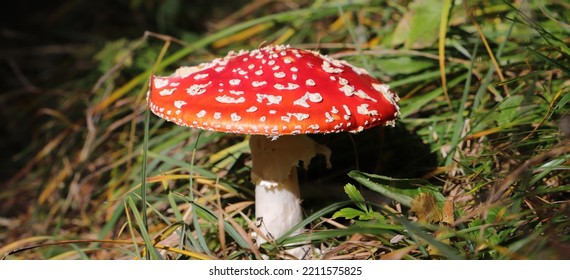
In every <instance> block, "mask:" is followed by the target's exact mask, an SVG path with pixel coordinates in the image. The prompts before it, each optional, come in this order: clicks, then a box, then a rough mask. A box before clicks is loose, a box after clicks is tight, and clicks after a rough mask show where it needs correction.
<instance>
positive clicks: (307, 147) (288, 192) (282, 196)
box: [249, 135, 330, 258]
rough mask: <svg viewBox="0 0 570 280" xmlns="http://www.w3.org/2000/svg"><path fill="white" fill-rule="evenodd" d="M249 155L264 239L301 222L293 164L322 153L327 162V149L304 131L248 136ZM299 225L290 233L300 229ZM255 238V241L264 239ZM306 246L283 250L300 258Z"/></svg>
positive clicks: (295, 165)
mask: <svg viewBox="0 0 570 280" xmlns="http://www.w3.org/2000/svg"><path fill="white" fill-rule="evenodd" d="M249 145H250V149H251V157H252V171H251V178H252V180H253V182H254V183H255V216H256V217H257V219H259V220H261V222H262V223H261V226H260V230H261V232H262V233H264V235H266V236H267V237H268V239H270V240H272V239H277V238H280V237H281V236H282V235H283V234H284V233H285V232H287V231H288V230H290V229H291V228H292V227H293V226H295V225H296V224H298V223H299V222H301V219H302V211H301V196H300V190H299V183H298V180H297V169H296V167H297V165H298V164H299V161H302V162H303V163H304V165H305V166H306V165H308V164H309V162H310V161H311V159H312V158H313V157H315V156H316V155H317V154H322V155H324V156H325V157H326V159H327V167H329V166H330V162H329V157H330V150H329V149H328V148H327V147H325V146H323V145H321V144H318V143H316V142H315V141H313V140H312V139H311V138H309V137H308V136H306V135H296V136H281V137H279V138H278V139H274V140H272V139H271V138H268V137H266V136H258V135H253V136H251V138H250V139H249ZM301 231H302V229H299V230H298V231H296V232H294V233H292V234H293V235H294V234H298V233H301ZM267 241H268V240H265V239H264V238H262V237H260V236H259V237H258V238H257V242H258V244H262V243H265V242H267ZM307 250H308V248H307V247H306V246H303V247H300V248H296V249H291V250H288V251H287V253H289V254H291V255H293V256H295V257H297V258H303V257H304V256H305V255H306V251H307Z"/></svg>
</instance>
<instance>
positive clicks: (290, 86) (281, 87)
mask: <svg viewBox="0 0 570 280" xmlns="http://www.w3.org/2000/svg"><path fill="white" fill-rule="evenodd" d="M273 87H274V88H275V89H278V90H285V89H286V90H294V89H297V88H299V85H298V84H293V83H287V86H284V85H282V84H275V85H273Z"/></svg>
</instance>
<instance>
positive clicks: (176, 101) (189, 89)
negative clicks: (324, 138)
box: [148, 45, 399, 136]
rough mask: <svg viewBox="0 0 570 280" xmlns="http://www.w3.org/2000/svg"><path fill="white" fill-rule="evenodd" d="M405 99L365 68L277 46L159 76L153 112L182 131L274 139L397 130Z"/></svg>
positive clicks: (152, 94) (154, 85) (153, 90)
mask: <svg viewBox="0 0 570 280" xmlns="http://www.w3.org/2000/svg"><path fill="white" fill-rule="evenodd" d="M398 100H399V98H398V96H397V95H396V94H395V93H394V92H392V91H391V90H390V87H389V86H388V85H386V84H383V83H381V82H379V81H378V80H376V79H374V78H373V77H371V76H370V75H369V74H368V73H367V72H366V70H364V69H361V68H357V67H354V66H351V65H350V64H348V63H347V62H345V61H340V60H335V59H332V58H329V57H327V56H324V55H321V54H319V53H317V52H314V51H307V50H301V49H295V48H291V47H288V46H273V45H272V46H267V47H263V48H261V49H256V50H253V51H250V52H246V51H240V52H239V53H233V52H231V53H229V54H228V55H227V56H226V57H224V58H218V59H215V60H214V61H212V62H209V63H202V64H200V65H198V66H193V67H181V68H179V69H178V70H176V72H175V73H174V74H173V75H172V76H169V77H157V76H153V77H152V78H151V81H150V91H149V94H148V102H149V106H150V109H151V110H152V112H153V113H154V114H156V115H157V116H159V117H161V118H164V119H166V120H168V121H171V122H174V123H176V124H178V125H183V126H189V127H194V128H200V129H207V130H214V131H221V132H229V133H240V134H262V135H268V136H279V135H290V134H305V133H333V132H341V131H350V132H359V131H362V130H363V129H367V128H370V127H373V126H376V125H381V124H388V125H393V124H394V120H395V119H396V118H397V117H398V116H399V108H398Z"/></svg>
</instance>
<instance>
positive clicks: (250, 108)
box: [245, 106, 257, 113]
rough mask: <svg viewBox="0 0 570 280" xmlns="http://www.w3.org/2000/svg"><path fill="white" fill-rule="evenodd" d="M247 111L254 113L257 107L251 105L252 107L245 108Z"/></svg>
mask: <svg viewBox="0 0 570 280" xmlns="http://www.w3.org/2000/svg"><path fill="white" fill-rule="evenodd" d="M245 111H246V112H248V113H253V112H255V111H257V107H255V106H251V107H249V108H248V109H247V110H245Z"/></svg>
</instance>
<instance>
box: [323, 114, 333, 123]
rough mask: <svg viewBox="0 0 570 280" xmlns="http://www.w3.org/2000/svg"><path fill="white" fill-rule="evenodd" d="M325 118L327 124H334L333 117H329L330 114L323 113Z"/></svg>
mask: <svg viewBox="0 0 570 280" xmlns="http://www.w3.org/2000/svg"><path fill="white" fill-rule="evenodd" d="M325 117H326V118H327V119H326V120H325V122H328V123H330V122H334V118H333V116H332V115H331V113H329V112H325Z"/></svg>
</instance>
